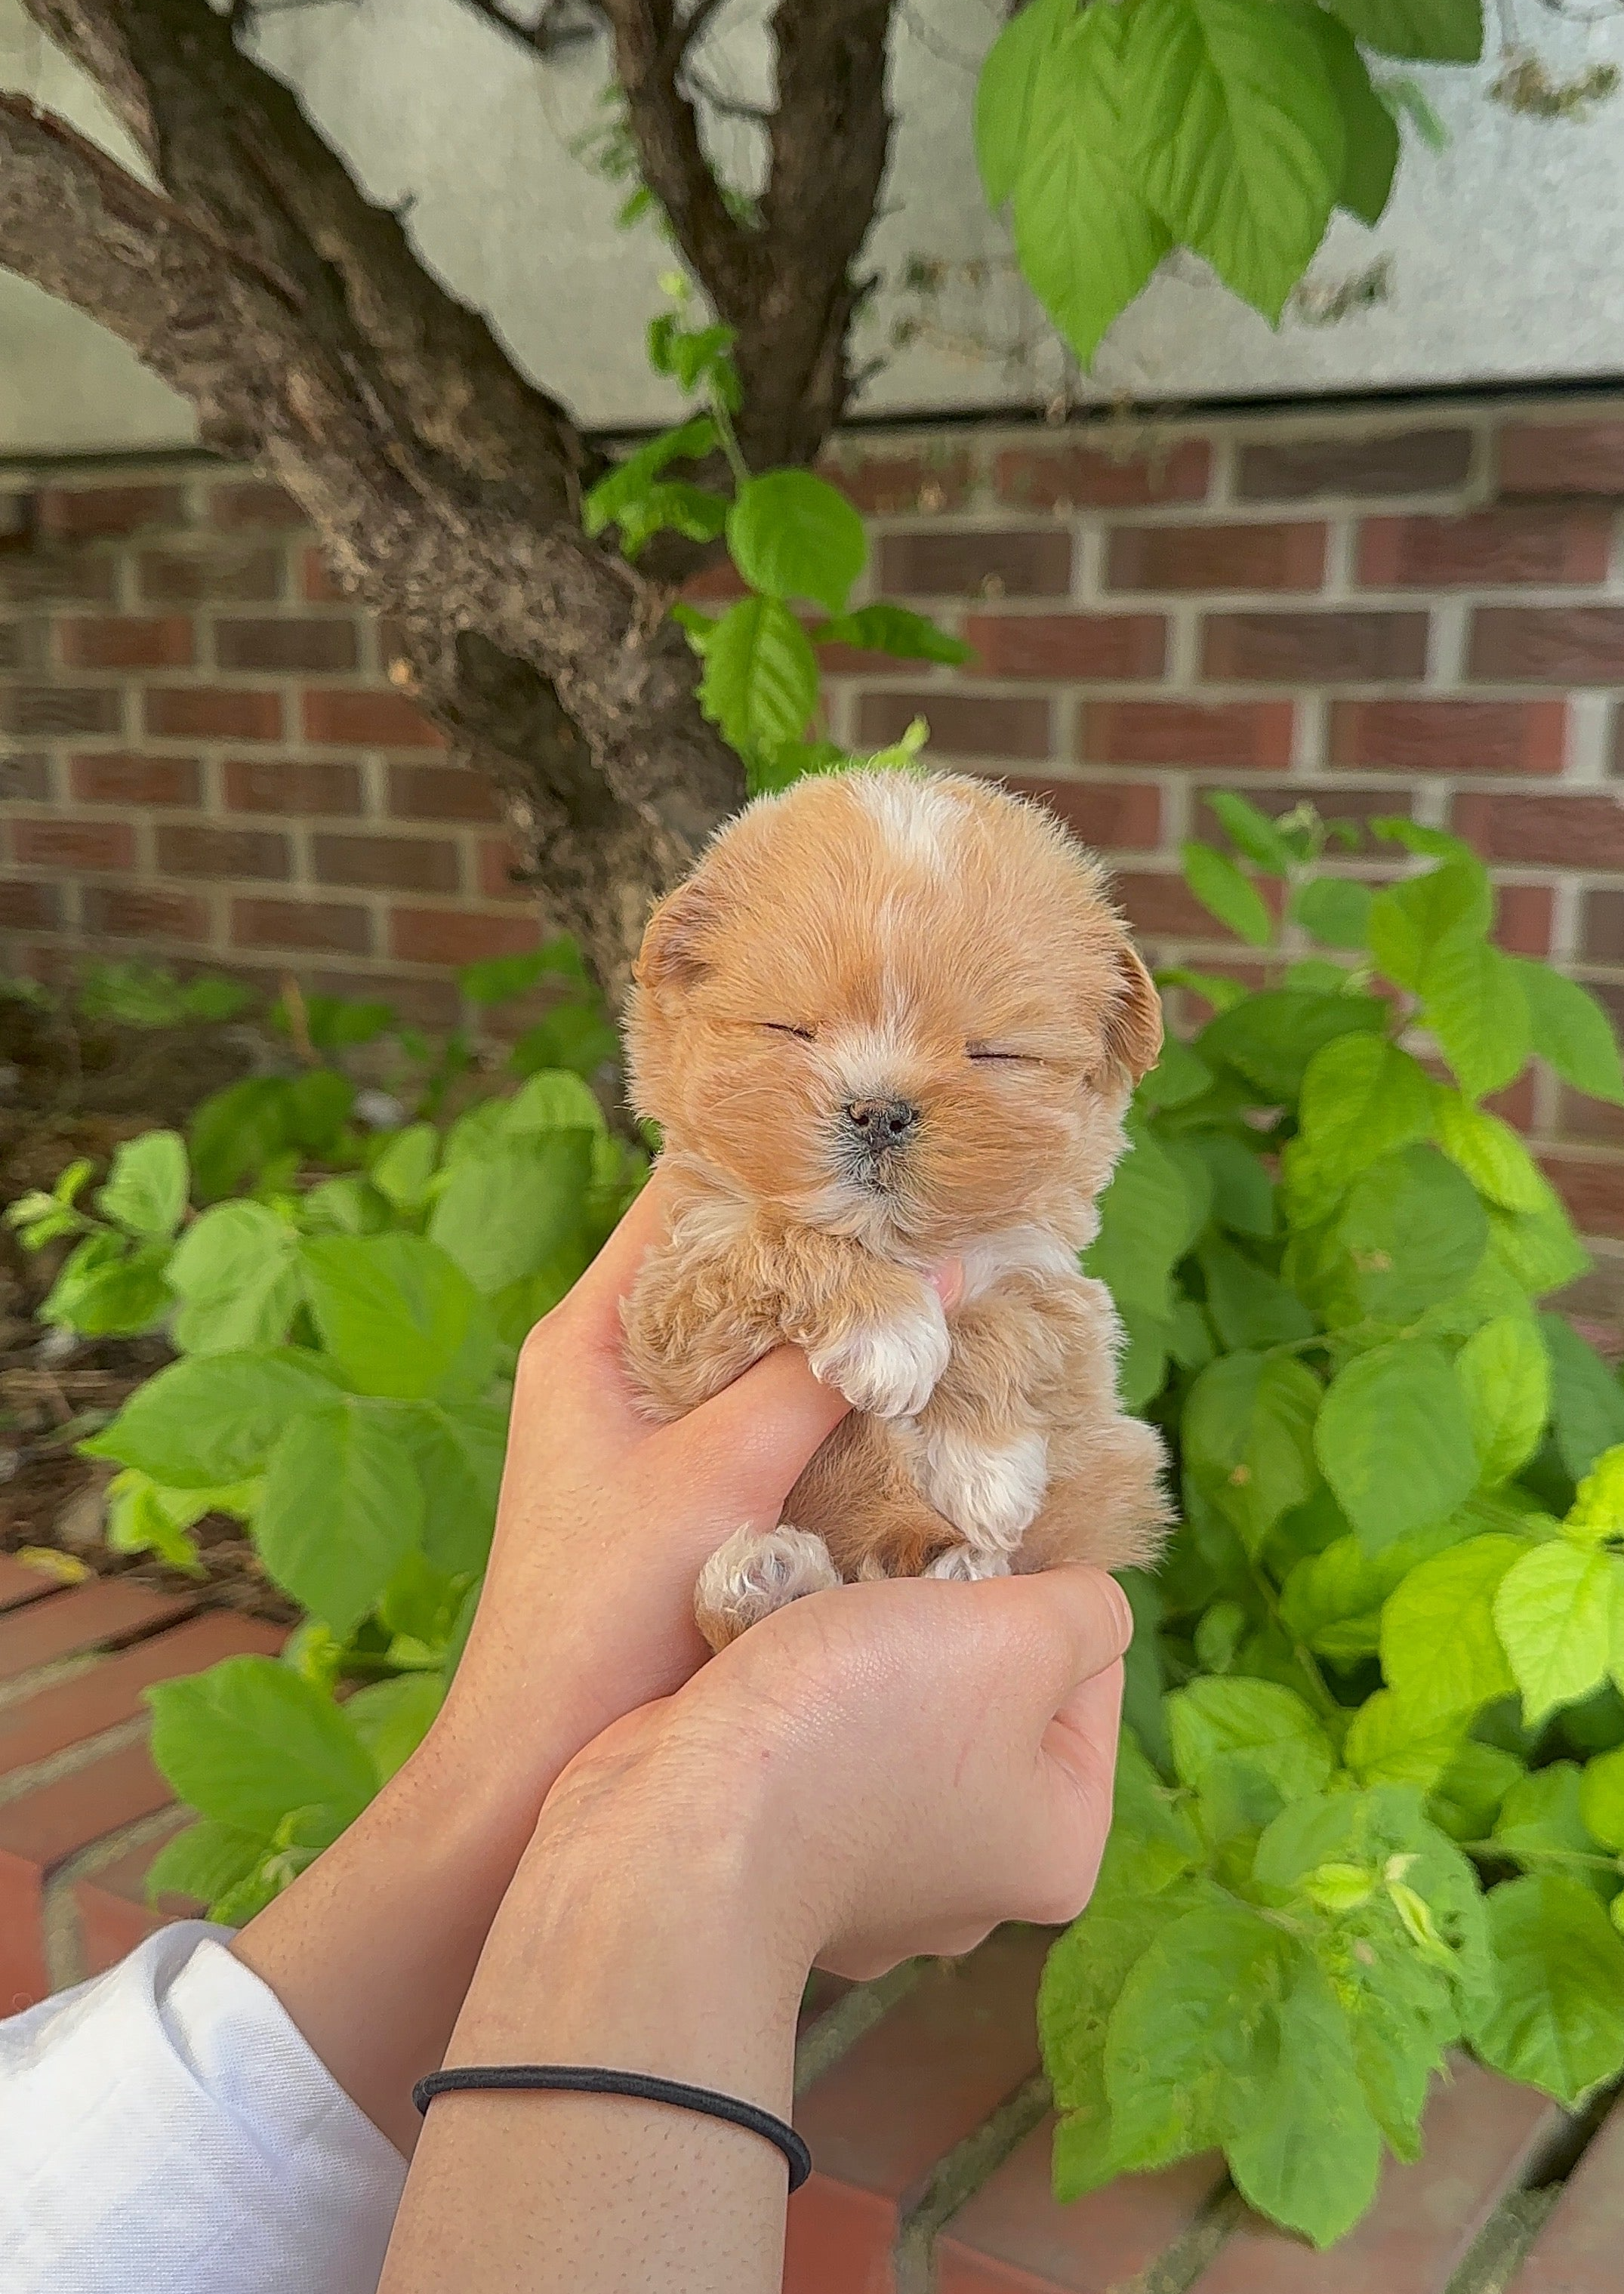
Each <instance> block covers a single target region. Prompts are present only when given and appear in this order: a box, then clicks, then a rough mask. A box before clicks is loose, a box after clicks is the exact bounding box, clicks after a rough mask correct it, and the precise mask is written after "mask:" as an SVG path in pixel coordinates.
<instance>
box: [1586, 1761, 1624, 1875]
mask: <svg viewBox="0 0 1624 2294" xmlns="http://www.w3.org/2000/svg"><path fill="white" fill-rule="evenodd" d="M1579 1816H1580V1818H1581V1820H1582V1821H1583V1824H1584V1826H1585V1829H1586V1831H1587V1832H1588V1833H1589V1834H1590V1835H1591V1837H1592V1838H1593V1839H1595V1840H1598V1841H1600V1843H1601V1844H1602V1846H1603V1847H1604V1848H1611V1849H1612V1851H1613V1852H1614V1854H1615V1855H1616V1854H1618V1853H1620V1851H1624V1745H1620V1747H1619V1748H1618V1749H1617V1750H1616V1751H1614V1752H1611V1753H1601V1754H1600V1755H1599V1756H1598V1757H1597V1758H1596V1760H1594V1761H1587V1762H1586V1764H1585V1767H1584V1769H1583V1770H1582V1771H1581V1773H1580V1776H1579Z"/></svg>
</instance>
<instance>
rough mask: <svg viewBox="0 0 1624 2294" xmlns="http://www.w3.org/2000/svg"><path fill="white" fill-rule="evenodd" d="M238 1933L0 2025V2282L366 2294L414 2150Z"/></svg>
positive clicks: (121, 2293)
mask: <svg viewBox="0 0 1624 2294" xmlns="http://www.w3.org/2000/svg"><path fill="white" fill-rule="evenodd" d="M230 1935H231V1931H230V1930H229V1929H226V1928H219V1927H213V1926H210V1925H209V1924H207V1922H206V1921H203V1920H187V1921H183V1922H180V1923H178V1924H176V1925H175V1926H173V1927H166V1928H164V1929H161V1930H160V1931H159V1932H158V1934H157V1935H154V1936H151V1937H150V1938H149V1939H148V1940H147V1941H146V1942H145V1943H143V1944H142V1946H141V1947H140V1948H139V1949H138V1950H136V1951H133V1952H132V1953H131V1954H130V1956H129V1957H128V1958H127V1959H126V1960H123V1961H121V1962H120V1963H119V1965H118V1966H117V1967H115V1968H112V1969H111V1970H110V1972H109V1973H107V1974H105V1975H100V1976H97V1977H96V1978H95V1979H94V1980H93V1981H92V1982H89V1983H81V1984H80V1985H78V1987H77V1989H74V1990H72V1991H66V1992H62V1993H61V1994H60V1995H59V1996H58V1997H56V1998H54V1999H47V2000H45V2002H44V2003H43V2004H42V2005H40V2006H37V2007H33V2008H30V2009H28V2011H27V2012H26V2013H23V2014H20V2015H15V2016H12V2018H11V2019H10V2020H9V2021H5V2022H0V2255H4V2257H5V2260H4V2263H0V2282H4V2288H5V2294H131V2290H132V2289H133V2288H136V2287H150V2288H161V2289H162V2290H163V2294H273V2290H274V2294H373V2290H374V2289H375V2288H376V2286H377V2284H378V2274H379V2273H380V2272H381V2270H382V2269H383V2265H384V2249H385V2248H386V2246H387V2245H388V2242H389V2232H390V2228H391V2226H392V2225H393V2224H394V2213H395V2209H396V2207H397V2206H398V2205H399V2203H400V2197H401V2190H402V2184H404V2182H405V2179H406V2162H405V2160H403V2159H402V2157H401V2155H400V2153H399V2152H398V2151H396V2150H395V2148H394V2144H391V2143H389V2142H387V2141H386V2139H385V2137H384V2136H383V2135H380V2134H379V2133H378V2129H377V2127H374V2126H373V2125H372V2122H371V2121H370V2119H367V2118H366V2117H365V2116H364V2115H363V2113H362V2112H361V2111H359V2110H358V2109H357V2108H356V2106H355V2104H354V2103H352V2102H351V2101H350V2098H349V2097H348V2095H345V2092H344V2090H343V2088H342V2087H339V2086H338V2084H337V2081H336V2080H335V2079H334V2078H333V2077H332V2074H331V2073H330V2072H329V2070H327V2068H326V2066H325V2065H324V2064H323V2063H322V2062H321V2061H320V2059H319V2058H318V2057H317V2056H316V2055H315V2054H313V2053H312V2051H311V2049H310V2047H309V2046H307V2045H306V2043H305V2039H304V2038H303V2037H302V2036H301V2034H300V2033H299V2032H298V2031H297V2030H296V2029H295V2027H294V2025H293V2024H292V2023H291V2022H290V2021H288V2015H287V2013H286V2012H285V2010H284V2009H283V2007H282V2005H281V2003H280V2000H279V1999H278V1998H277V1997H276V1995H275V1993H274V1992H272V1990H271V1989H269V1987H268V1986H267V1985H266V1984H264V1983H262V1982H261V1981H260V1979H259V1978H258V1976H256V1975H254V1974H252V1973H250V1972H249V1971H248V1969H247V1968H246V1967H244V1966H243V1965H242V1964H241V1962H240V1960H238V1959H236V1958H234V1957H233V1956H232V1955H231V1953H230V1952H229V1951H228V1950H227V1949H226V1948H225V1945H226V1942H227V1941H228V1940H229V1939H230Z"/></svg>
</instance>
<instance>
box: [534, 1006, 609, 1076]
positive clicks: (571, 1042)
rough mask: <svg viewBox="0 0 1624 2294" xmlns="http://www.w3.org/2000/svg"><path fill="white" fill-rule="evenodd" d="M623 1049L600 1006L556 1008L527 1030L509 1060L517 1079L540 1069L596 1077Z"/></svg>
mask: <svg viewBox="0 0 1624 2294" xmlns="http://www.w3.org/2000/svg"><path fill="white" fill-rule="evenodd" d="M620 1048H621V1039H620V1037H619V1036H618V1035H616V1033H615V1031H614V1029H613V1028H612V1027H611V1026H610V1025H609V1022H608V1021H607V1020H606V1019H605V1017H604V1014H603V1012H602V1011H601V1010H600V1008H599V1007H598V1005H596V1004H555V1005H554V1006H553V1008H552V1010H551V1011H550V1012H549V1013H548V1014H547V1017H546V1018H545V1019H544V1020H539V1021H537V1022H536V1024H535V1026H534V1027H533V1028H527V1029H525V1031H524V1034H523V1035H522V1036H521V1037H519V1040H518V1042H517V1043H516V1045H514V1047H513V1049H512V1051H511V1052H510V1053H508V1066H509V1067H510V1068H511V1069H512V1070H514V1072H515V1074H516V1075H534V1074H535V1073H536V1072H537V1070H539V1069H545V1068H554V1069H558V1068H562V1069H566V1070H569V1071H570V1072H571V1073H572V1074H574V1075H579V1076H589V1075H596V1074H597V1070H598V1069H599V1068H601V1067H602V1066H603V1064H604V1062H605V1060H612V1059H613V1058H614V1057H615V1055H616V1053H618V1052H619V1050H620Z"/></svg>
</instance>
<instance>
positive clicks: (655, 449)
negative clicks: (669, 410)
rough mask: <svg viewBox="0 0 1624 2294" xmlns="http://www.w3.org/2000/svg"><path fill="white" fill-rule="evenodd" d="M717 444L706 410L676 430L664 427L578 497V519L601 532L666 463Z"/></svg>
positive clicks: (695, 457) (694, 457)
mask: <svg viewBox="0 0 1624 2294" xmlns="http://www.w3.org/2000/svg"><path fill="white" fill-rule="evenodd" d="M716 444H717V430H716V425H715V423H714V422H713V421H712V420H711V417H710V416H709V415H708V414H701V415H697V416H695V418H694V420H693V421H691V422H685V423H683V424H682V425H681V426H680V427H678V428H677V429H675V430H663V431H662V432H661V434H660V435H659V437H657V438H651V439H650V440H649V442H648V443H647V444H646V446H639V447H638V448H637V451H636V452H635V453H631V454H628V455H627V457H626V459H625V460H624V461H623V462H621V463H620V464H618V465H617V466H616V468H614V469H613V470H611V471H610V472H609V474H608V476H606V477H603V478H600V479H599V480H598V482H597V484H596V485H595V486H593V487H592V488H591V489H590V490H589V492H587V493H586V494H585V495H584V496H583V497H582V500H581V523H582V525H584V526H585V527H586V529H587V532H588V533H602V532H603V530H604V528H605V526H606V525H613V523H614V521H615V520H616V519H617V518H618V517H620V516H621V512H622V511H623V510H625V509H627V508H631V507H635V505H636V504H637V502H638V501H639V500H641V499H642V498H643V497H645V496H646V494H647V492H648V491H649V488H650V486H651V484H652V483H653V481H654V479H655V478H656V477H658V476H659V474H660V472H661V471H662V470H663V469H664V468H666V466H667V465H668V463H670V462H677V461H689V462H697V461H702V460H703V459H704V457H705V456H706V455H707V454H709V453H711V452H712V451H714V449H715V447H716Z"/></svg>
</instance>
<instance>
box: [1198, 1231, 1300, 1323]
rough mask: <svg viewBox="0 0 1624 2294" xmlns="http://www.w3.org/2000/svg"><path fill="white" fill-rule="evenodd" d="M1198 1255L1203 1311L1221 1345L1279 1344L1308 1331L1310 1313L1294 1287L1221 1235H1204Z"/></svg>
mask: <svg viewBox="0 0 1624 2294" xmlns="http://www.w3.org/2000/svg"><path fill="white" fill-rule="evenodd" d="M1198 1257H1199V1260H1200V1265H1201V1272H1202V1274H1203V1276H1204V1277H1205V1279H1206V1310H1207V1312H1208V1314H1210V1315H1211V1316H1212V1318H1213V1321H1214V1323H1215V1324H1216V1326H1217V1330H1218V1335H1219V1337H1220V1338H1222V1340H1223V1343H1224V1345H1225V1346H1240V1347H1246V1346H1285V1345H1289V1344H1291V1343H1292V1342H1293V1341H1295V1340H1296V1339H1298V1338H1311V1336H1312V1335H1313V1330H1314V1320H1313V1316H1312V1315H1311V1314H1310V1313H1309V1311H1308V1309H1307V1307H1306V1306H1303V1302H1302V1300H1301V1299H1300V1298H1299V1297H1297V1295H1296V1293H1295V1290H1289V1289H1287V1287H1286V1285H1285V1283H1283V1282H1281V1281H1277V1280H1276V1278H1275V1277H1274V1276H1273V1275H1272V1274H1268V1273H1264V1271H1263V1268H1262V1267H1261V1266H1258V1265H1255V1264H1254V1263H1253V1261H1252V1260H1251V1259H1249V1258H1247V1257H1246V1256H1245V1254H1244V1253H1243V1252H1241V1251H1238V1250H1237V1249H1236V1248H1235V1246H1234V1244H1233V1243H1230V1242H1226V1241H1224V1239H1223V1237H1222V1235H1217V1234H1209V1235H1208V1236H1207V1238H1206V1241H1204V1242H1203V1243H1202V1245H1201V1247H1200V1249H1199V1251H1198Z"/></svg>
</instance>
